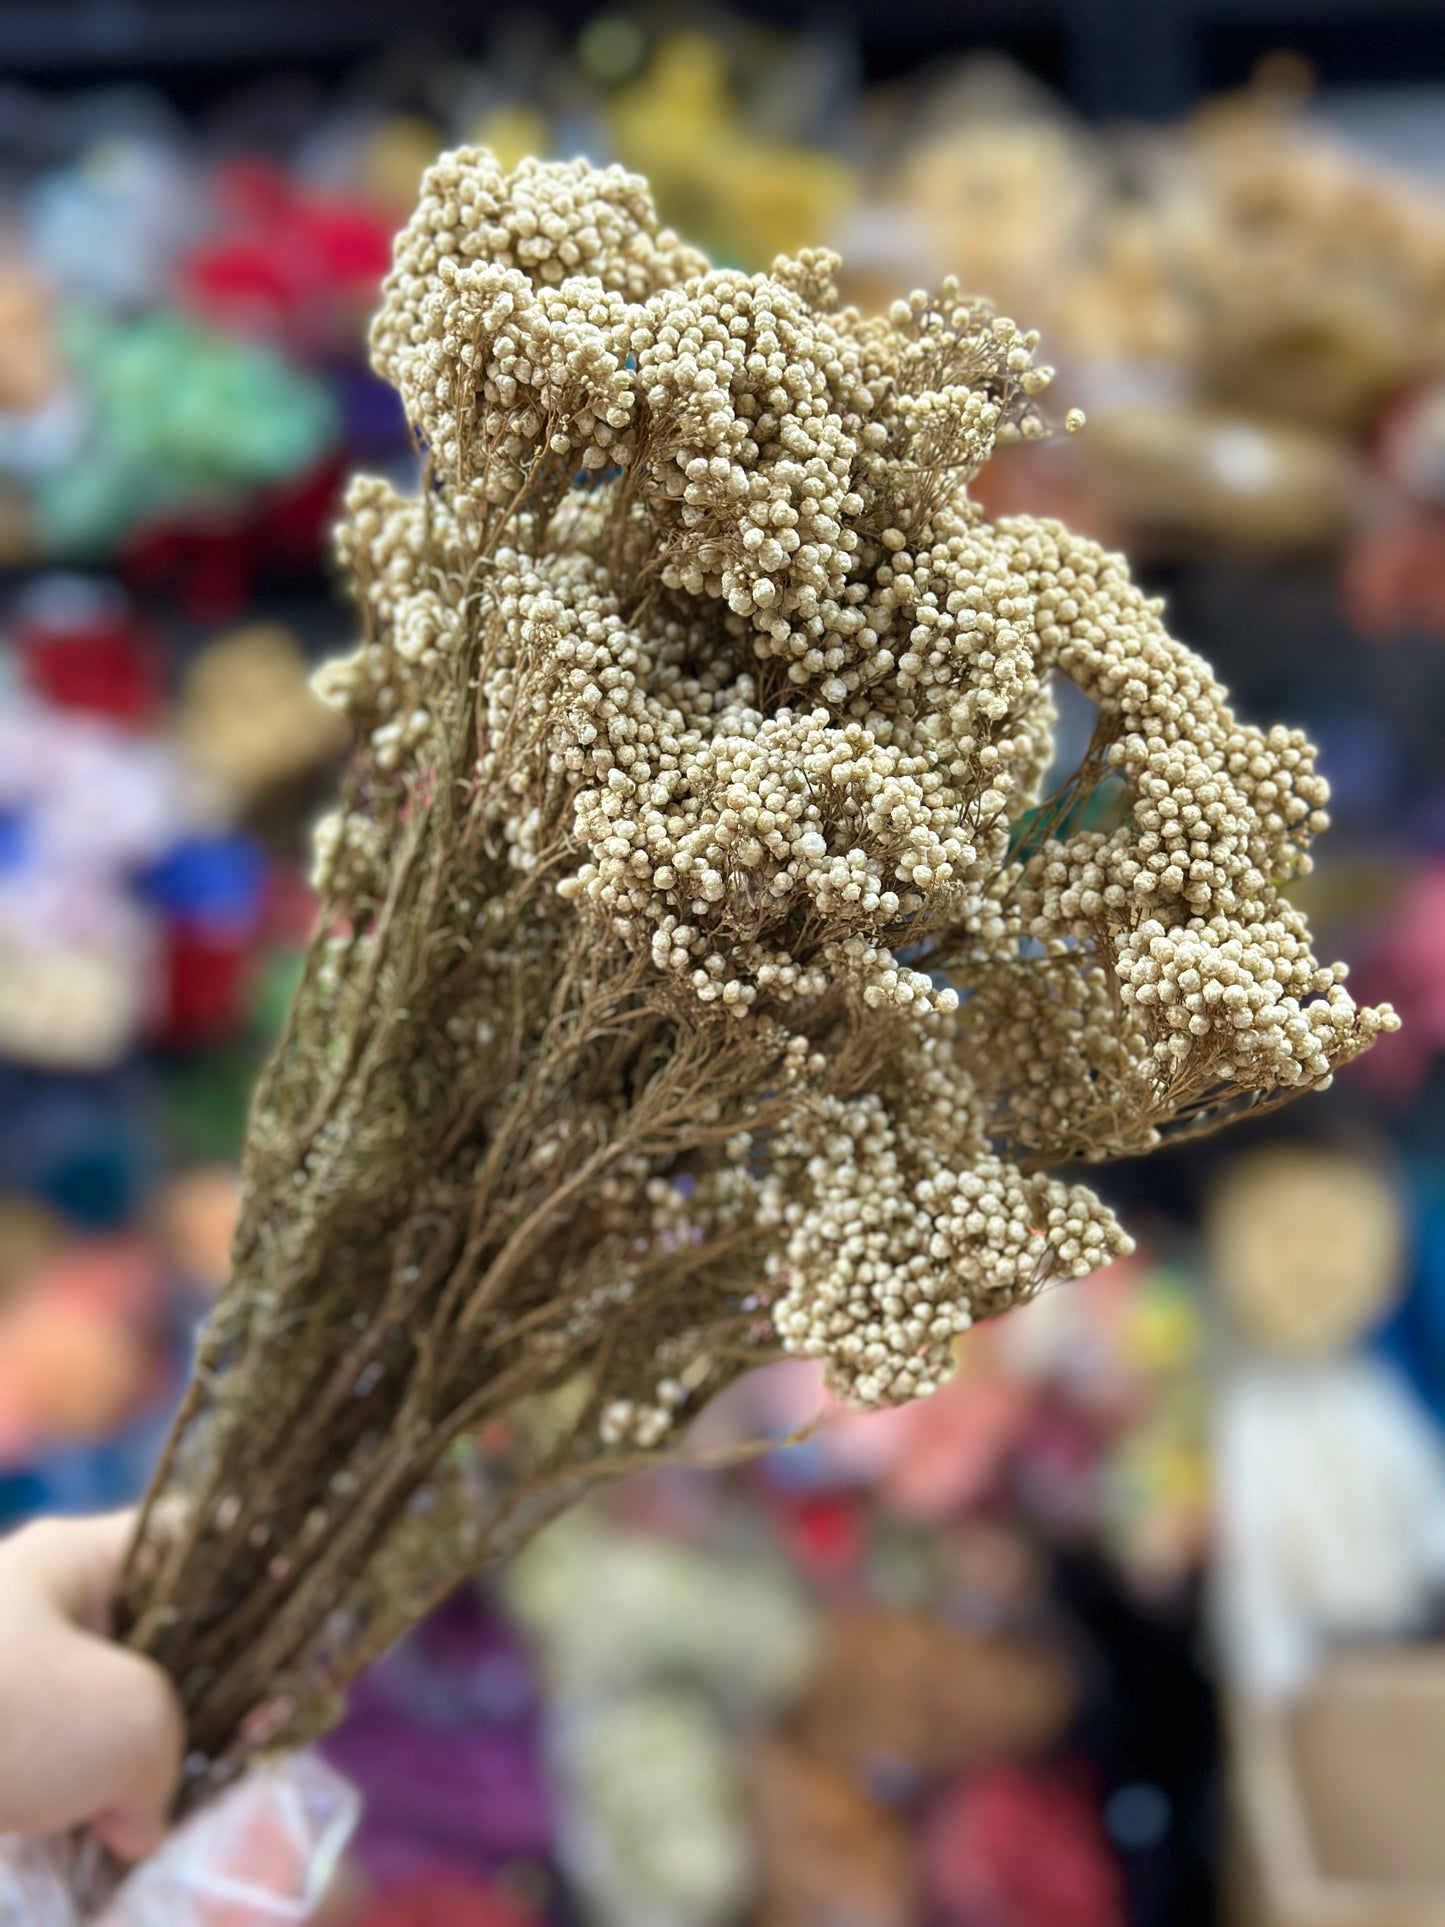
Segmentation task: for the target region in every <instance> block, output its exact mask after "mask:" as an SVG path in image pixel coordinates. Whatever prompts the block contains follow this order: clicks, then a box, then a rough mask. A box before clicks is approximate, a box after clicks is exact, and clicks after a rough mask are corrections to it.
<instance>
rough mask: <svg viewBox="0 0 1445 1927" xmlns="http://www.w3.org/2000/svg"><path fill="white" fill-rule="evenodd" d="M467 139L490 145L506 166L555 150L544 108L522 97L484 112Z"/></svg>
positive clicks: (473, 142) (509, 166) (475, 143)
mask: <svg viewBox="0 0 1445 1927" xmlns="http://www.w3.org/2000/svg"><path fill="white" fill-rule="evenodd" d="M467 140H468V142H469V143H470V144H472V145H474V146H477V147H488V148H490V149H491V151H492V152H493V153H494V154H495V155H496V157H497V159H498V161H499V162H500V163H501V165H502V166H503V167H505V168H513V167H516V166H517V164H518V162H520V161H524V160H525V159H526V158H527V156H528V155H529V154H550V153H551V152H552V129H551V127H550V125H549V124H548V121H547V117H546V115H545V114H543V113H542V111H541V109H540V108H537V107H531V106H528V105H527V104H525V103H524V102H522V101H518V100H513V101H508V102H507V103H506V105H505V106H502V107H494V108H492V109H491V110H490V111H489V112H487V113H485V114H483V115H482V116H481V117H480V119H479V120H478V121H477V122H476V124H475V125H474V126H473V127H472V128H471V130H470V132H469V133H468V135H467ZM435 158H436V157H435V154H432V155H429V156H428V161H431V160H434V159H435ZM414 186H415V184H413V188H414Z"/></svg>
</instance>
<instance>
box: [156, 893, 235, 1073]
mask: <svg viewBox="0 0 1445 1927" xmlns="http://www.w3.org/2000/svg"><path fill="white" fill-rule="evenodd" d="M250 962H251V945H250V942H249V938H248V936H247V935H245V934H242V933H240V932H234V933H233V932H230V931H213V930H203V929H197V928H195V927H194V926H192V925H188V924H186V923H184V922H181V921H177V922H175V923H171V924H168V925H167V926H166V929H165V933H164V948H163V951H162V957H161V974H160V994H159V1005H160V1009H159V1011H158V1014H157V1023H156V1039H155V1041H156V1042H157V1043H158V1044H162V1045H166V1046H170V1047H174V1048H189V1047H190V1046H192V1045H196V1044H214V1043H219V1042H220V1041H222V1040H223V1039H224V1038H227V1037H233V1036H234V1035H235V1034H236V1032H237V1031H238V1030H240V1028H241V1026H242V1024H243V1022H244V1020H245V1016H246V1006H247V998H248V995H249V990H250V984H249V976H250Z"/></svg>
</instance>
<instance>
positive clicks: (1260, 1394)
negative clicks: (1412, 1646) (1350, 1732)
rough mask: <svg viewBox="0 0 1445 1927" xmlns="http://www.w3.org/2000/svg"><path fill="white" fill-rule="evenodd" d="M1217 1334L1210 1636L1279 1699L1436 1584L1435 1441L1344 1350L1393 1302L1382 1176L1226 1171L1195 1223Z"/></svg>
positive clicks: (1402, 1617) (1427, 1605) (1444, 1475)
mask: <svg viewBox="0 0 1445 1927" xmlns="http://www.w3.org/2000/svg"><path fill="white" fill-rule="evenodd" d="M1207 1235H1208V1246H1209V1257H1210V1263H1211V1269H1212V1271H1213V1275H1214V1280H1215V1283H1216V1286H1217V1288H1218V1291H1219V1293H1220V1296H1221V1298H1222V1300H1223V1304H1224V1307H1225V1310H1226V1313H1227V1316H1228V1319H1229V1322H1230V1324H1231V1326H1232V1331H1231V1333H1230V1338H1229V1343H1228V1345H1227V1346H1226V1349H1225V1354H1224V1357H1223V1359H1222V1362H1221V1368H1220V1372H1219V1378H1218V1384H1217V1388H1216V1396H1215V1402H1214V1457H1215V1480H1216V1515H1217V1557H1216V1562H1215V1578H1214V1585H1215V1596H1214V1609H1215V1624H1216V1631H1217V1636H1218V1639H1219V1642H1220V1647H1221V1650H1222V1656H1223V1659H1224V1663H1225V1671H1226V1675H1227V1677H1228V1679H1229V1682H1230V1683H1231V1684H1232V1685H1233V1686H1235V1687H1236V1688H1238V1689H1239V1690H1241V1691H1242V1692H1243V1693H1244V1694H1245V1695H1246V1696H1248V1697H1250V1698H1254V1699H1268V1700H1276V1701H1277V1700H1283V1699H1287V1698H1292V1697H1293V1696H1294V1695H1295V1694H1297V1693H1298V1692H1299V1691H1300V1690H1301V1689H1302V1688H1303V1687H1304V1686H1305V1685H1307V1684H1308V1682H1309V1680H1310V1678H1311V1676H1312V1674H1313V1672H1314V1669H1315V1667H1316V1665H1317V1664H1318V1662H1319V1661H1320V1660H1321V1659H1322V1658H1323V1656H1324V1654H1325V1652H1326V1650H1327V1649H1328V1647H1329V1645H1330V1644H1331V1642H1333V1641H1336V1640H1388V1639H1392V1638H1398V1637H1401V1636H1404V1635H1408V1634H1410V1633H1411V1632H1414V1631H1418V1630H1420V1629H1421V1628H1422V1627H1423V1625H1424V1624H1425V1623H1426V1622H1427V1620H1428V1618H1429V1615H1430V1612H1431V1608H1432V1606H1433V1604H1434V1602H1435V1601H1436V1599H1437V1597H1438V1596H1439V1595H1440V1594H1441V1592H1442V1590H1445V1447H1442V1443H1441V1440H1440V1438H1439V1436H1438V1434H1437V1432H1436V1429H1435V1426H1434V1423H1433V1421H1432V1419H1431V1418H1430V1416H1429V1415H1428V1413H1427V1412H1426V1411H1425V1410H1424V1409H1423V1407H1422V1406H1421V1405H1420V1404H1419V1403H1418V1401H1417V1400H1416V1399H1415V1397H1414V1395H1413V1393H1412V1392H1411V1390H1410V1388H1409V1387H1408V1385H1406V1383H1405V1382H1404V1381H1403V1380H1402V1379H1401V1377H1400V1376H1399V1374H1398V1373H1396V1372H1395V1371H1394V1370H1392V1369H1391V1367H1390V1366H1389V1365H1388V1364H1387V1363H1386V1362H1385V1361H1383V1360H1382V1359H1380V1358H1378V1357H1376V1356H1373V1355H1372V1354H1370V1353H1369V1352H1366V1351H1364V1350H1362V1349H1360V1347H1359V1340H1360V1338H1361V1337H1362V1335H1363V1334H1364V1333H1365V1332H1366V1330H1367V1329H1368V1328H1369V1327H1370V1326H1371V1325H1373V1324H1374V1323H1375V1322H1376V1320H1377V1319H1378V1318H1379V1316H1380V1315H1381V1314H1382V1312H1383V1311H1384V1310H1385V1309H1386V1308H1387V1307H1388V1305H1389V1303H1390V1301H1391V1300H1392V1299H1393V1297H1394V1295H1395V1293H1396V1292H1397V1290H1398V1287H1399V1283H1400V1277H1401V1272H1402V1266H1403V1254H1404V1236H1403V1229H1402V1225H1401V1213H1400V1203H1399V1199H1398V1197H1397V1195H1396V1190H1395V1187H1394V1185H1393V1184H1392V1183H1391V1181H1390V1180H1389V1178H1388V1177H1387V1176H1385V1175H1384V1174H1382V1173H1381V1172H1380V1171H1378V1170H1376V1169H1375V1168H1373V1167H1372V1166H1371V1165H1370V1164H1369V1163H1367V1162H1366V1161H1364V1160H1363V1159H1361V1158H1358V1157H1355V1156H1351V1155H1348V1154H1345V1153H1342V1152H1339V1151H1332V1150H1322V1149H1316V1148H1311V1147H1306V1146H1302V1145H1290V1146H1277V1147H1269V1148H1266V1149H1264V1150H1260V1151H1256V1152H1253V1153H1251V1154H1250V1155H1249V1156H1247V1157H1245V1158H1242V1159H1240V1160H1239V1161H1238V1162H1237V1163H1236V1164H1234V1165H1233V1166H1232V1167H1231V1168H1230V1169H1229V1171H1228V1172H1227V1173H1226V1174H1225V1177H1224V1179H1223V1181H1222V1182H1221V1183H1220V1184H1219V1185H1218V1186H1217V1188H1216V1190H1215V1192H1214V1194H1213V1196H1212V1198H1211V1200H1210V1205H1209V1211H1208V1214H1207Z"/></svg>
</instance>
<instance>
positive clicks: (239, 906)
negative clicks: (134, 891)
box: [138, 835, 267, 933]
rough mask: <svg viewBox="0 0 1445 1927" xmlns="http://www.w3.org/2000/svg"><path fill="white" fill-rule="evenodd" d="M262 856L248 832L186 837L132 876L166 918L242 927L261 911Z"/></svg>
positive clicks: (205, 926) (206, 926) (219, 928)
mask: <svg viewBox="0 0 1445 1927" xmlns="http://www.w3.org/2000/svg"><path fill="white" fill-rule="evenodd" d="M266 874H267V862H266V855H265V852H264V851H263V850H262V849H261V847H260V845H259V844H257V843H253V842H252V840H251V839H250V837H248V836H238V835H231V836H212V837H188V838H187V839H186V840H185V841H184V842H181V843H177V844H176V846H175V847H174V849H172V850H171V851H169V852H168V853H167V855H165V856H164V857H162V858H161V860H160V862H159V863H157V864H154V865H152V867H151V868H150V869H149V870H147V871H145V872H144V873H143V874H142V876H141V877H140V878H139V879H138V884H139V888H140V891H141V894H142V896H144V897H145V899H146V900H147V901H148V902H149V903H151V904H152V905H154V907H155V908H156V910H157V911H158V912H159V913H160V914H161V916H163V917H164V918H166V919H167V920H168V921H171V922H177V923H184V924H186V925H188V926H190V927H191V928H193V929H202V930H207V931H216V932H223V931H224V932H237V933H245V932H249V931H251V930H253V929H254V928H255V926H256V923H257V921H258V919H259V917H260V914H261V904H262V900H263V893H264V891H265V887H266Z"/></svg>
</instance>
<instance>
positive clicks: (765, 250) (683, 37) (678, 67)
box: [608, 33, 858, 268]
mask: <svg viewBox="0 0 1445 1927" xmlns="http://www.w3.org/2000/svg"><path fill="white" fill-rule="evenodd" d="M608 111H609V119H610V122H611V127H612V134H613V138H614V140H615V141H616V143H617V153H618V158H619V159H620V160H622V161H623V162H624V163H625V164H626V165H627V166H628V167H632V168H636V169H637V170H638V172H639V173H643V174H646V175H647V176H648V179H649V180H650V181H651V183H652V191H653V193H654V195H655V196H656V198H657V205H658V208H659V211H660V212H661V213H662V215H663V217H664V219H665V220H667V221H668V222H669V223H670V224H671V225H672V226H673V227H675V228H676V229H677V230H678V231H679V233H681V234H684V235H685V236H686V237H687V239H688V240H689V241H695V242H697V243H699V244H700V245H702V246H703V247H705V248H707V249H708V250H709V252H711V253H712V254H714V255H720V256H722V257H724V258H725V259H727V260H730V261H732V262H734V263H736V264H737V265H739V266H742V267H747V268H763V267H767V266H769V265H771V263H772V261H773V259H774V257H775V256H776V255H778V254H786V253H791V252H794V251H795V250H797V249H798V248H801V247H806V246H809V245H812V244H816V243H817V242H818V241H819V240H820V239H825V238H826V237H827V236H828V235H829V234H830V233H831V232H832V231H833V230H834V228H835V226H836V223H837V221H838V218H839V216H840V215H841V213H842V212H843V210H844V209H845V208H846V207H847V206H848V205H849V203H850V202H851V201H852V200H853V199H854V198H855V196H856V194H857V192H858V182H857V178H856V176H855V175H854V172H853V170H852V169H851V168H850V167H848V166H847V165H846V163H844V162H843V161H841V160H839V159H838V158H837V157H836V156H835V155H832V154H826V153H823V152H820V151H818V150H816V149H811V148H806V147H794V146H789V145H787V144H785V143H783V142H780V141H771V140H767V139H764V138H761V137H760V136H758V135H757V134H755V133H752V132H750V131H749V130H748V129H747V127H746V126H745V125H744V122H743V118H742V115H741V113H740V110H739V106H738V101H737V98H736V95H735V93H734V91H733V86H732V82H731V78H730V76H729V71H728V57H727V53H726V51H725V50H724V48H723V47H721V46H720V45H719V44H718V43H717V42H716V41H715V40H712V39H709V38H708V37H707V36H705V35H703V34H694V33H686V34H675V35H673V36H671V37H670V38H668V39H666V40H663V41H662V42H661V43H660V45H659V46H658V47H657V49H656V51H655V52H654V54H653V57H652V60H651V61H650V62H649V64H648V66H647V68H646V70H645V71H644V73H643V74H642V75H640V76H639V78H638V79H636V80H634V81H630V82H629V83H628V84H627V85H626V86H624V87H622V88H619V89H618V91H617V93H616V94H614V95H613V97H612V101H611V104H610V107H609V110H608Z"/></svg>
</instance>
